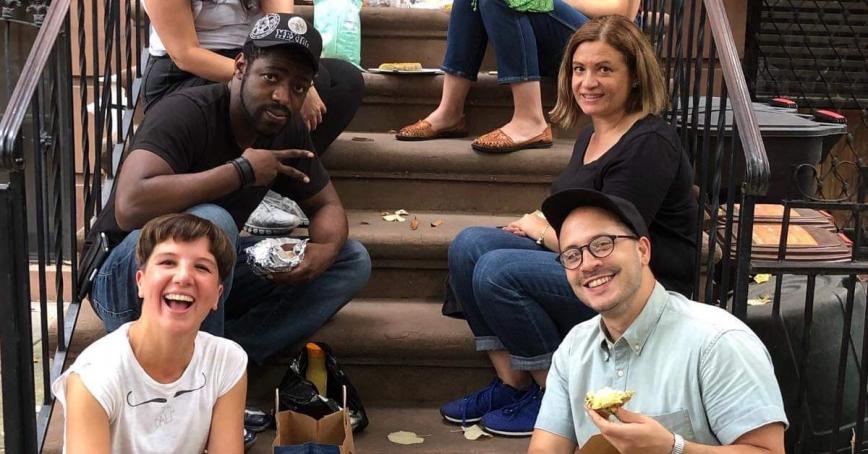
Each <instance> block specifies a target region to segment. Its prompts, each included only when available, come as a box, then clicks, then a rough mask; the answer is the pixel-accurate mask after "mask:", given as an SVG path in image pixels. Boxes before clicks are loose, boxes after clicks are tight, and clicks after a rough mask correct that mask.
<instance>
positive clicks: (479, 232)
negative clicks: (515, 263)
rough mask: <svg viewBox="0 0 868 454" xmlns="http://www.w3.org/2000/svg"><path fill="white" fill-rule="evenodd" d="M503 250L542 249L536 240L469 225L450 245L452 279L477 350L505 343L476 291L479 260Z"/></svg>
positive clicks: (497, 348) (449, 256)
mask: <svg viewBox="0 0 868 454" xmlns="http://www.w3.org/2000/svg"><path fill="white" fill-rule="evenodd" d="M501 249H513V250H528V251H543V250H544V248H543V247H542V246H540V245H538V244H536V242H535V241H533V240H531V239H529V238H526V237H520V236H517V235H513V234H512V233H509V232H507V231H504V230H502V229H499V228H494V227H469V228H466V229H464V230H462V231H461V233H459V234H458V236H456V237H455V239H454V240H452V243H451V244H450V245H449V254H448V260H449V282H450V285H451V286H452V289H453V290H454V291H455V297H456V298H457V299H458V302H459V303H460V304H461V308H462V309H463V310H464V316H465V318H466V319H467V324H468V325H470V330H471V331H472V332H473V336H474V339H475V342H476V349H477V351H488V350H500V349H503V345H502V344H501V343H500V340H499V339H498V338H497V337H496V335H495V332H494V331H493V330H492V329H491V328H490V327H489V326H488V323H487V321H486V320H485V318H484V317H483V315H482V313H481V312H480V310H479V307H478V304H477V301H476V297H475V296H474V293H473V276H474V269H475V268H476V264H477V262H479V259H480V258H482V256H484V255H485V254H487V253H489V252H492V251H497V250H501Z"/></svg>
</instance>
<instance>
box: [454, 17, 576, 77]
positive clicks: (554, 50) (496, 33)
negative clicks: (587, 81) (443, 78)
mask: <svg viewBox="0 0 868 454" xmlns="http://www.w3.org/2000/svg"><path fill="white" fill-rule="evenodd" d="M587 20H588V18H587V17H586V16H585V15H583V14H582V13H580V12H578V11H576V10H575V9H573V7H571V6H570V5H568V4H566V3H565V2H563V0H554V10H553V11H550V12H548V13H523V12H519V11H515V10H513V9H511V8H510V7H509V6H507V5H506V2H505V1H504V0H478V5H477V9H476V11H474V10H473V7H472V6H471V0H455V1H454V2H453V4H452V14H451V15H450V16H449V30H448V31H447V34H446V57H445V58H444V59H443V66H441V69H443V71H445V72H446V73H449V74H452V75H455V76H459V77H462V78H465V79H469V80H472V81H475V80H476V76H477V74H478V73H479V66H480V65H481V64H482V57H483V56H484V55H485V47H486V45H487V44H488V40H489V39H490V40H491V44H492V46H493V47H494V50H495V52H496V53H497V81H498V82H500V83H502V84H508V83H515V82H523V81H529V80H539V79H540V76H548V77H554V76H557V73H558V67H559V65H560V62H561V56H562V55H563V52H564V46H565V45H566V44H567V41H568V40H569V39H570V36H572V34H573V32H575V31H576V29H578V28H579V27H580V26H581V25H582V24H584V23H585V22H586V21H587Z"/></svg>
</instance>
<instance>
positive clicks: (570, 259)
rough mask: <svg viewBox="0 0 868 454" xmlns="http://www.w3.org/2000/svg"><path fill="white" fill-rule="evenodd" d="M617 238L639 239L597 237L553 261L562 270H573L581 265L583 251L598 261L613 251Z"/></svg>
mask: <svg viewBox="0 0 868 454" xmlns="http://www.w3.org/2000/svg"><path fill="white" fill-rule="evenodd" d="M618 238H629V239H631V240H638V239H639V237H637V236H633V235H597V236H595V237H594V238H593V239H592V240H591V241H590V242H589V243H588V244H586V245H584V246H576V247H571V248H568V249H566V250H564V251H563V252H561V253H560V254H559V255H558V256H557V257H555V260H556V261H557V262H558V263H560V264H561V266H563V267H564V268H566V269H568V270H574V269H576V268H578V267H579V266H581V265H582V258H583V257H584V256H585V254H584V250H585V249H587V250H588V252H590V253H591V255H593V256H594V257H596V258H598V259H601V258H603V257H608V256H610V255H612V251H614V250H615V240H616V239H618Z"/></svg>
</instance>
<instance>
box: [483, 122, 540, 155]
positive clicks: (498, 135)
mask: <svg viewBox="0 0 868 454" xmlns="http://www.w3.org/2000/svg"><path fill="white" fill-rule="evenodd" d="M470 146H471V147H473V149H474V150H476V151H482V152H485V153H510V152H513V151H518V150H524V149H527V148H551V146H552V126H551V125H546V129H545V130H543V132H542V133H541V134H539V135H538V136H535V137H531V138H530V139H528V140H525V141H524V142H519V143H516V142H514V141H513V140H512V138H511V137H509V136H508V135H506V133H504V132H503V130H502V129H500V128H498V129H495V130H494V131H491V132H489V133H488V134H484V135H482V136H479V137H478V138H477V139H476V140H474V141H473V143H472V144H470Z"/></svg>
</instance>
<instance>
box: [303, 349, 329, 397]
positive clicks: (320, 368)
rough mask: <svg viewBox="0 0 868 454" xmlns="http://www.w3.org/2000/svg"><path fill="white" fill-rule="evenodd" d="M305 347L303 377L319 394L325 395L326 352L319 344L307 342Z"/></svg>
mask: <svg viewBox="0 0 868 454" xmlns="http://www.w3.org/2000/svg"><path fill="white" fill-rule="evenodd" d="M305 348H307V371H306V372H305V373H304V377H305V378H307V380H308V381H309V382H311V383H313V385H314V386H316V389H317V391H318V392H319V393H320V395H323V396H325V395H326V389H327V388H326V367H325V359H326V353H325V351H324V350H323V349H321V348H320V347H319V345H317V344H314V343H313V342H309V343H308V344H307V345H306V346H305Z"/></svg>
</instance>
